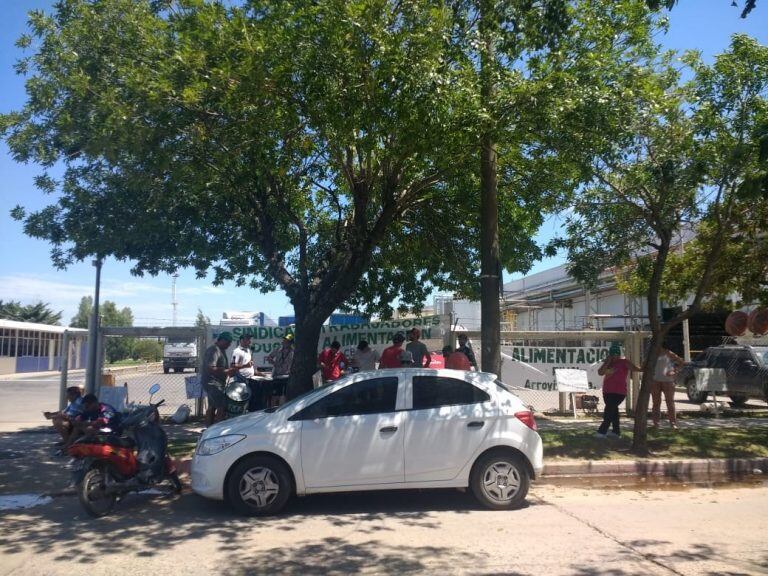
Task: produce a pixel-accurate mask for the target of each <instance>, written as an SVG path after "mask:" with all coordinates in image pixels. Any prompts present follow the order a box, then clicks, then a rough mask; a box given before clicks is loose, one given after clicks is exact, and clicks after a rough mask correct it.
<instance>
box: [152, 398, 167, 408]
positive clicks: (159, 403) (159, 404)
mask: <svg viewBox="0 0 768 576" xmlns="http://www.w3.org/2000/svg"><path fill="white" fill-rule="evenodd" d="M164 403H165V398H163V399H162V400H160V402H156V403H155V404H152V406H154V407H155V408H157V407H158V406H162V405H163V404H164Z"/></svg>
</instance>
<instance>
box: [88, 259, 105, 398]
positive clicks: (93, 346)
mask: <svg viewBox="0 0 768 576" xmlns="http://www.w3.org/2000/svg"><path fill="white" fill-rule="evenodd" d="M92 264H93V265H94V266H95V267H96V288H95V290H94V294H93V308H92V309H91V320H90V322H89V323H88V369H87V371H86V376H85V393H86V394H95V393H96V390H97V384H96V383H97V381H98V374H96V372H97V371H98V369H99V360H98V358H97V357H96V356H97V355H98V350H99V346H98V340H99V290H100V288H101V264H102V259H101V257H97V258H96V260H94V261H93V262H92Z"/></svg>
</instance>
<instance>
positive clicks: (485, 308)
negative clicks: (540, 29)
mask: <svg viewBox="0 0 768 576" xmlns="http://www.w3.org/2000/svg"><path fill="white" fill-rule="evenodd" d="M479 13H480V21H479V31H480V44H481V47H480V95H481V100H482V106H483V108H485V110H486V111H487V113H488V115H489V116H490V120H488V121H487V122H486V124H485V126H484V127H483V132H482V134H481V136H480V315H481V326H480V338H481V340H482V342H481V351H480V365H481V369H482V370H483V371H484V372H492V373H494V374H500V373H501V334H500V331H501V313H500V311H499V295H500V288H501V277H500V275H501V263H500V261H499V204H498V177H497V157H496V134H495V132H496V121H495V116H494V109H495V97H496V86H495V82H494V68H495V64H496V50H495V47H494V40H495V32H496V14H495V13H494V3H493V2H492V1H490V0H480V2H479Z"/></svg>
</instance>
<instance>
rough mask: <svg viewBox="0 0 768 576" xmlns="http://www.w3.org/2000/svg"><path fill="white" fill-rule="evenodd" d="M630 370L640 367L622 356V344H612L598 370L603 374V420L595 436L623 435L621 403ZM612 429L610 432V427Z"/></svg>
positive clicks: (633, 370)
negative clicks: (620, 426)
mask: <svg viewBox="0 0 768 576" xmlns="http://www.w3.org/2000/svg"><path fill="white" fill-rule="evenodd" d="M630 372H640V368H638V367H637V366H635V365H634V364H633V363H632V362H630V361H629V360H627V359H626V358H623V357H622V356H621V346H619V345H618V344H612V345H611V347H610V349H609V350H608V357H607V358H606V359H605V361H604V362H603V364H602V366H600V368H599V369H598V370H597V373H598V374H600V376H603V402H604V403H605V410H603V422H602V423H601V424H600V428H598V429H597V432H596V433H595V436H597V437H598V438H605V437H606V436H610V437H612V438H618V437H619V436H620V435H621V429H620V428H619V404H621V403H622V402H623V401H624V398H626V397H627V380H628V378H629V374H630ZM609 426H610V427H611V428H612V430H611V431H610V432H609V431H608V427H609Z"/></svg>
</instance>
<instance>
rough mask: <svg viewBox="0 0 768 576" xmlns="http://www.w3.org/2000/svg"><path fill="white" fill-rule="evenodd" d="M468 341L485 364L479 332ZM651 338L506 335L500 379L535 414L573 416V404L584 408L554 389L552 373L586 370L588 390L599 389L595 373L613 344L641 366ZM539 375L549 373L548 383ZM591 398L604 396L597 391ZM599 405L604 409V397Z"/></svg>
mask: <svg viewBox="0 0 768 576" xmlns="http://www.w3.org/2000/svg"><path fill="white" fill-rule="evenodd" d="M468 336H469V338H470V343H471V345H472V348H473V350H474V352H475V356H476V357H477V360H478V362H481V349H482V340H481V338H480V332H468ZM648 336H649V335H648V333H646V332H618V331H610V332H609V331H599V330H589V331H573V332H568V331H548V332H544V331H527V332H502V333H501V344H502V347H501V350H502V370H501V372H502V373H501V374H500V375H499V376H500V377H501V379H502V381H503V382H504V383H505V384H507V385H508V386H510V387H511V388H513V390H514V392H515V394H517V395H518V396H519V397H520V399H521V400H522V401H523V402H525V403H526V404H527V405H529V406H532V407H533V409H534V410H535V411H536V412H540V413H571V412H572V410H573V404H572V403H573V402H574V401H575V402H576V404H577V405H576V407H577V408H579V409H580V407H579V400H578V398H577V397H576V396H573V395H571V394H569V393H564V392H559V391H557V389H556V387H555V386H554V384H553V382H554V369H555V368H581V369H585V370H587V372H588V374H589V381H590V385H592V384H596V385H597V386H598V388H599V385H600V383H599V382H598V379H599V378H600V377H599V376H597V368H598V367H599V366H600V364H601V363H602V359H603V357H604V356H605V354H607V349H608V347H610V345H611V344H612V343H614V342H618V343H620V344H621V345H622V348H623V350H624V354H625V355H626V356H627V358H628V359H629V360H631V361H632V362H634V363H635V364H638V365H641V364H642V361H643V353H644V352H643V351H644V346H643V341H644V340H645V339H646V338H648ZM480 368H481V369H482V366H481V367H480ZM539 370H540V371H544V372H546V373H547V374H548V376H549V378H543V377H542V378H539V379H538V380H534V379H535V378H536V376H535V374H536V373H537V372H538V371H539ZM538 373H539V374H540V372H538ZM532 375H534V376H532ZM640 378H641V376H640V374H633V375H632V377H631V379H630V387H629V394H628V395H627V400H626V401H625V403H624V404H625V408H626V409H627V410H631V409H632V407H633V406H634V405H635V402H636V399H637V394H638V392H639V388H640ZM590 394H592V395H595V396H598V397H600V396H601V393H600V391H599V390H598V389H596V390H595V391H594V392H591V393H590ZM599 401H600V403H601V404H602V398H600V400H599Z"/></svg>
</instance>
